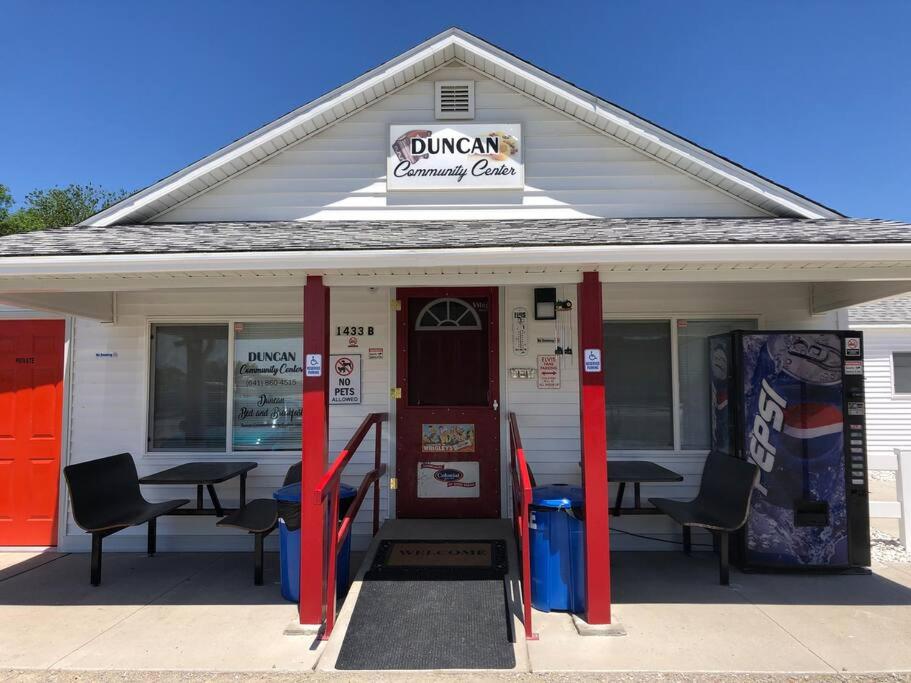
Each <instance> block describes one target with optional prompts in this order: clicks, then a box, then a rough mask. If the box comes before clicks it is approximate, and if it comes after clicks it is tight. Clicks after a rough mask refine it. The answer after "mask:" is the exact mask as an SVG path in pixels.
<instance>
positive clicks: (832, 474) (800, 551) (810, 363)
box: [741, 332, 847, 564]
mask: <svg viewBox="0 0 911 683" xmlns="http://www.w3.org/2000/svg"><path fill="white" fill-rule="evenodd" d="M842 371H843V357H842V349H841V339H840V337H839V336H837V335H834V334H830V333H812V332H806V333H784V334H774V333H772V334H750V335H744V337H743V365H742V372H743V390H744V396H743V400H744V423H743V434H742V435H741V438H742V439H743V440H744V441H743V444H742V447H743V451H744V454H745V456H746V457H747V458H748V459H750V460H752V461H753V462H755V463H756V464H757V465H759V467H760V470H761V475H760V481H759V484H758V486H757V490H756V491H755V492H754V499H753V510H752V513H751V518H750V521H749V522H748V527H747V545H748V548H749V550H751V551H753V552H756V553H759V554H761V555H763V556H765V557H764V558H763V559H765V560H766V561H771V562H775V563H779V564H833V563H846V562H847V515H846V506H845V493H846V491H845V467H844V398H843V390H842ZM814 502H825V503H827V504H828V525H827V526H813V527H810V526H797V525H796V524H795V516H794V511H795V508H796V506H798V505H800V504H802V503H814Z"/></svg>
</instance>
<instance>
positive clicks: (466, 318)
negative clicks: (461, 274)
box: [414, 297, 482, 332]
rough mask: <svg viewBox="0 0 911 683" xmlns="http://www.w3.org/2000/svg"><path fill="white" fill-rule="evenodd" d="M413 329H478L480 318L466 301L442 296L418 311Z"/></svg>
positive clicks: (425, 330)
mask: <svg viewBox="0 0 911 683" xmlns="http://www.w3.org/2000/svg"><path fill="white" fill-rule="evenodd" d="M414 329H415V330H417V331H418V332H430V331H433V332H441V331H443V330H480V329H482V326H481V318H480V316H478V312H477V311H476V310H475V309H474V307H473V306H472V305H471V304H469V303H468V302H467V301H463V300H462V299H455V298H452V297H442V298H440V299H434V300H433V301H431V302H429V303H428V304H427V305H426V306H424V308H422V309H421V312H420V313H418V316H417V320H416V322H415V325H414Z"/></svg>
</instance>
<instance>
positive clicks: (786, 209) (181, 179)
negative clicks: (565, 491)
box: [82, 28, 842, 226]
mask: <svg viewBox="0 0 911 683" xmlns="http://www.w3.org/2000/svg"><path fill="white" fill-rule="evenodd" d="M453 62H459V63H462V64H464V65H466V66H467V67H469V68H471V69H474V70H476V71H478V72H479V73H482V74H484V75H486V76H488V77H490V78H492V79H494V80H497V81H499V82H501V83H503V84H504V85H506V86H507V87H509V88H511V89H513V90H515V91H517V92H519V93H521V94H523V95H525V96H527V97H530V98H532V99H534V100H537V101H538V102H539V103H541V104H543V105H544V106H547V107H550V108H553V109H556V110H557V111H560V112H562V113H564V114H566V115H567V116H570V117H571V118H574V119H576V120H578V121H579V122H581V123H583V124H585V125H587V126H589V127H590V128H593V129H595V130H597V131H600V132H601V133H603V134H606V135H609V136H612V137H613V138H615V139H617V140H620V141H621V142H623V143H625V144H627V145H629V146H630V147H632V148H634V149H637V150H638V151H640V152H642V153H643V154H645V155H646V156H649V157H652V158H655V159H657V160H659V161H661V162H663V163H665V164H668V165H670V166H672V167H674V168H677V169H678V170H680V171H682V172H684V173H687V174H690V175H691V176H694V177H696V178H698V179H699V180H701V181H702V182H704V183H706V184H708V185H710V186H714V187H715V188H717V189H718V190H720V191H722V192H724V193H726V194H728V195H731V196H734V197H737V198H739V199H741V200H743V201H745V202H747V203H749V204H751V205H753V206H756V207H757V208H759V209H761V210H763V211H765V212H767V213H768V214H769V215H771V216H781V217H796V218H836V217H841V216H842V214H840V213H838V212H837V211H835V210H833V209H830V208H828V207H826V206H824V205H822V204H819V203H818V202H814V201H812V200H810V199H808V198H806V197H804V196H803V195H801V194H799V193H797V192H794V191H793V190H790V189H788V188H786V187H784V186H782V185H779V184H777V183H775V182H773V181H771V180H768V179H767V178H764V177H763V176H761V175H759V174H758V173H755V172H753V171H750V170H748V169H746V168H744V167H743V166H740V165H738V164H736V163H734V162H732V161H730V160H729V159H726V158H724V157H722V156H720V155H718V154H715V153H713V152H711V151H709V150H707V149H705V148H704V147H700V146H699V145H697V144H695V143H693V142H691V141H689V140H687V139H685V138H683V137H680V136H678V135H675V134H673V133H671V132H669V131H667V130H665V129H664V128H662V127H660V126H658V125H656V124H654V123H652V122H650V121H648V120H646V119H644V118H641V117H639V116H636V115H635V114H632V113H631V112H629V111H627V110H625V109H623V108H622V107H619V106H617V105H616V104H613V103H611V102H608V101H606V100H604V99H601V98H599V97H597V96H596V95H593V94H592V93H590V92H588V91H586V90H583V89H581V88H579V87H577V86H575V85H573V84H571V83H569V82H567V81H565V80H563V79H560V78H558V77H557V76H554V75H553V74H551V73H549V72H547V71H545V70H543V69H540V68H539V67H536V66H534V65H533V64H530V63H529V62H526V61H524V60H522V59H520V58H518V57H516V56H515V55H513V54H511V53H509V52H507V51H505V50H502V49H500V48H498V47H496V46H494V45H492V44H490V43H488V42H486V41H484V40H481V39H480V38H478V37H476V36H473V35H471V34H469V33H467V32H465V31H462V30H461V29H458V28H450V29H448V30H446V31H444V32H442V33H440V34H438V35H436V36H434V37H433V38H431V39H429V40H427V41H425V42H423V43H421V44H420V45H418V46H416V47H414V48H412V49H411V50H408V51H407V52H405V53H403V54H401V55H399V56H398V57H396V58H395V59H392V60H390V61H388V62H386V63H385V64H382V65H380V66H378V67H377V68H375V69H373V70H371V71H369V72H367V73H365V74H363V75H362V76H360V77H358V78H356V79H354V80H353V81H350V82H349V83H346V84H345V85H343V86H341V87H339V88H336V89H335V90H333V91H331V92H329V93H327V94H325V95H323V96H322V97H319V98H317V99H315V100H313V101H312V102H310V103H308V104H305V105H304V106H302V107H299V108H298V109H295V110H294V111H292V112H290V113H288V114H286V115H284V116H282V117H281V118H279V119H277V120H276V121H273V122H272V123H270V124H267V125H265V126H263V127H262V128H259V129H258V130H255V131H253V132H252V133H250V134H248V135H246V136H244V137H242V138H240V139H238V140H236V141H234V142H232V143H231V144H229V145H227V146H225V147H223V148H221V149H220V150H218V151H216V152H214V153H213V154H210V155H209V156H207V157H204V158H203V159H200V160H199V161H197V162H195V163H193V164H191V165H189V166H187V167H186V168H184V169H182V170H180V171H178V172H176V173H173V174H172V175H170V176H168V177H166V178H164V179H162V180H160V181H158V182H157V183H154V184H153V185H150V186H149V187H147V188H145V189H143V190H140V191H139V192H137V193H135V194H133V195H131V196H130V197H127V198H126V199H124V200H122V201H120V202H118V203H117V204H114V205H113V206H111V207H109V208H107V209H105V210H104V211H101V212H99V213H97V214H95V215H94V216H92V217H91V218H89V219H87V220H86V221H84V222H83V223H82V225H102V226H104V225H112V224H123V223H143V222H150V221H154V220H155V218H156V217H157V216H159V215H161V214H162V213H164V212H165V211H168V210H170V209H172V208H174V207H175V206H177V205H178V204H181V203H183V202H185V201H187V200H188V199H190V198H192V197H195V196H198V195H199V194H202V193H204V192H206V191H207V190H209V189H210V188H212V187H215V186H216V185H220V184H221V183H223V182H225V181H226V180H229V179H230V178H232V177H234V176H236V175H238V174H239V173H242V172H243V171H245V170H247V169H248V168H251V167H252V166H255V165H257V164H259V163H260V162H262V161H264V160H265V159H267V158H270V157H272V156H273V155H275V154H278V153H279V152H281V151H282V150H284V149H286V148H288V147H290V146H292V145H294V144H296V143H297V142H300V141H301V140H303V139H306V138H309V137H312V136H313V135H315V134H317V133H319V132H320V131H322V130H324V129H326V128H327V127H329V126H331V125H333V124H334V123H336V122H338V121H340V120H343V119H345V118H347V117H349V116H351V115H352V114H354V113H356V112H358V111H360V110H362V109H364V108H366V107H369V106H370V105H371V104H373V103H374V102H376V101H378V100H380V99H382V98H383V97H385V96H387V95H389V94H390V93H392V92H395V91H398V90H399V89H401V88H403V87H404V86H406V85H408V84H409V83H412V82H413V81H415V80H417V79H419V78H423V77H424V76H426V75H428V74H429V73H431V72H433V71H435V70H437V69H439V68H440V67H442V66H444V65H447V64H451V63H453Z"/></svg>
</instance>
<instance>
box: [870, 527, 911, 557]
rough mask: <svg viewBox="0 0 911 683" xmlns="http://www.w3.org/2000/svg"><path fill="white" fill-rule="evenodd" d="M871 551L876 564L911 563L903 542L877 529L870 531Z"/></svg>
mask: <svg viewBox="0 0 911 683" xmlns="http://www.w3.org/2000/svg"><path fill="white" fill-rule="evenodd" d="M870 550H871V552H872V555H873V561H874V562H911V554H909V553H906V552H905V548H904V547H903V546H902V544H901V541H899V540H898V539H897V538H895V536H890V535H889V534H885V533H883V532H882V531H880V530H879V529H876V528H871V529H870Z"/></svg>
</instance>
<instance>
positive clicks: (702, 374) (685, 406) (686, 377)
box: [604, 318, 911, 450]
mask: <svg viewBox="0 0 911 683" xmlns="http://www.w3.org/2000/svg"><path fill="white" fill-rule="evenodd" d="M756 328H757V323H756V320H753V319H727V320H692V319H682V318H671V319H669V320H608V321H605V322H604V388H605V399H606V403H607V440H608V446H609V448H611V449H615V450H670V449H677V450H708V449H709V448H710V446H711V416H710V413H709V403H710V397H709V374H708V363H709V358H708V353H709V351H708V338H709V337H710V336H712V335H715V334H722V333H724V332H730V331H731V330H754V329H756ZM897 355H898V354H897ZM901 355H907V356H908V361H907V365H908V367H907V370H906V373H907V383H906V387H907V388H906V391H908V392H909V393H911V353H909V354H901ZM897 373H898V371H897V370H896V374H897ZM675 420H676V422H675Z"/></svg>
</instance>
